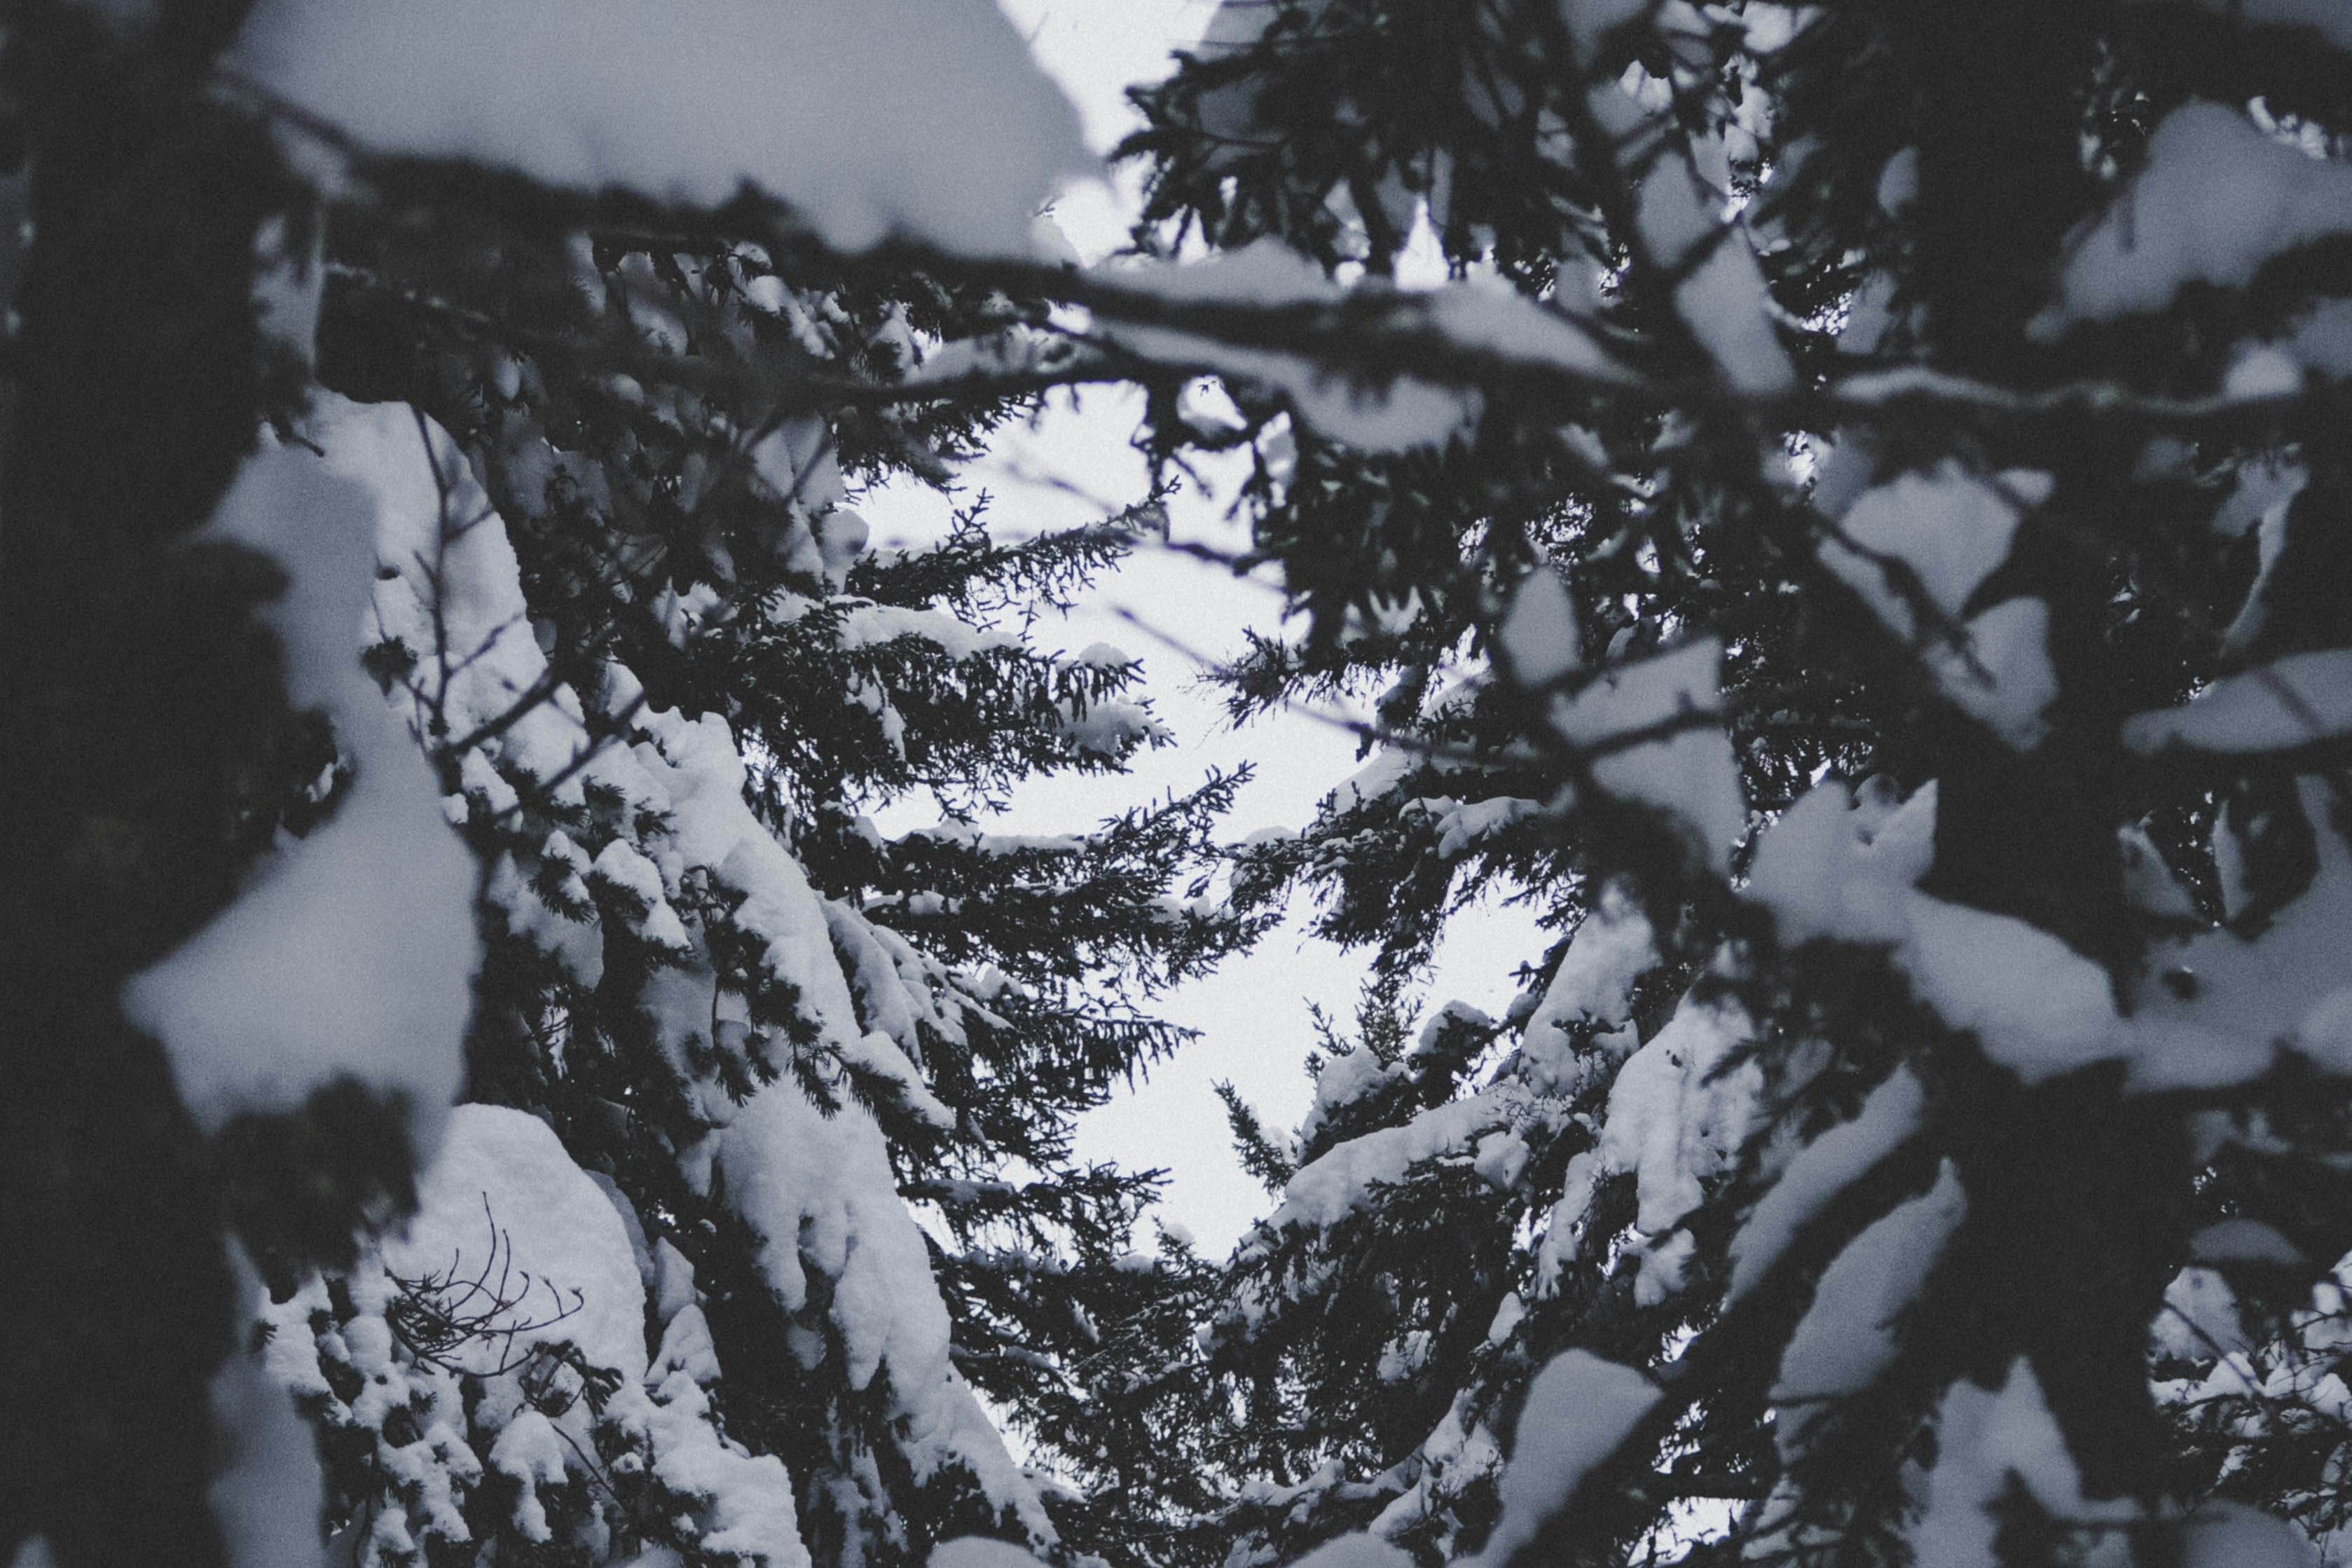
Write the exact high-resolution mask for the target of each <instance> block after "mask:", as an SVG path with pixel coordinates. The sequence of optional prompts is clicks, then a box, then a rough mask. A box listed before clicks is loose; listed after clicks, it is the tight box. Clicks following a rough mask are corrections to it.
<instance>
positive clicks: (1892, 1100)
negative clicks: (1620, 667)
mask: <svg viewBox="0 0 2352 1568" xmlns="http://www.w3.org/2000/svg"><path fill="white" fill-rule="evenodd" d="M1926 1105H1927V1094H1926V1091H1925V1089H1922V1087H1921V1086H1920V1083H1919V1079H1918V1077H1917V1075H1916V1074H1915V1073H1913V1072H1912V1071H1911V1069H1910V1068H1895V1071H1894V1072H1893V1073H1891V1074H1890V1075H1888V1077H1887V1079H1886V1080H1885V1082H1884V1083H1882V1084H1880V1085H1879V1086H1878V1087H1877V1088H1876V1089H1873V1090H1871V1092H1870V1097H1869V1098H1868V1099H1867V1100H1864V1101H1863V1103H1862V1109H1861V1110H1859V1111H1857V1112H1856V1113H1855V1114H1854V1117H1853V1120H1852V1121H1843V1122H1840V1123H1839V1124H1838V1125H1837V1126H1835V1127H1832V1128H1831V1129H1830V1130H1829V1131H1826V1132H1824V1133H1822V1135H1821V1136H1820V1137H1819V1138H1816V1139H1814V1140H1813V1141H1812V1142H1811V1143H1808V1144H1806V1145H1805V1147H1804V1148H1802V1149H1801V1150H1800V1151H1798V1152H1797V1154H1796V1156H1795V1158H1793V1159H1791V1160H1790V1162H1789V1163H1788V1166H1787V1168H1786V1169H1784V1170H1783V1171H1782V1172H1781V1173H1780V1179H1779V1180H1778V1181H1776V1182H1774V1183H1773V1184H1772V1185H1771V1187H1770V1188H1769V1190H1768V1191H1767V1192H1766V1193H1765V1194H1764V1195H1763V1196H1762V1197H1760V1198H1759V1199H1758V1200H1757V1201H1756V1207H1755V1208H1754V1209H1753V1210H1752V1211H1750V1212H1749V1214H1748V1221H1747V1223H1746V1224H1745V1225H1742V1226H1740V1227H1739V1232H1738V1235H1737V1236H1734V1237H1732V1238H1731V1283H1730V1285H1729V1286H1728V1287H1727V1289H1725V1292H1724V1299H1725V1300H1727V1301H1736V1300H1738V1299H1739V1298H1740V1297H1742V1296H1744V1295H1746V1294H1747V1293H1748V1291H1749V1290H1751V1289H1754V1288H1755V1287H1756V1285H1757V1283H1758V1282H1759V1281H1760V1280H1761V1279H1763V1278H1764V1276H1765V1274H1766V1273H1767V1272H1768V1271H1769V1269H1770V1268H1771V1267H1772V1264H1773V1262H1774V1260H1775V1259H1777V1258H1779V1257H1780V1254H1781V1252H1782V1251H1783V1250H1784V1249H1785V1248H1786V1247H1788V1245H1789V1243H1790V1241H1792V1240H1793V1239H1795V1237H1796V1234H1797V1232H1798V1231H1800V1230H1801V1229H1803V1228H1804V1226H1805V1225H1806V1223H1807V1222H1808V1221H1810V1220H1811V1219H1812V1218H1813V1216H1814V1215H1818V1214H1819V1213H1821V1211H1822V1206H1823V1205H1826V1204H1827V1203H1828V1202H1829V1201H1830V1200H1831V1199H1832V1198H1834V1197H1835V1196H1837V1194H1839V1193H1841V1192H1843V1191H1844V1190H1845V1188H1846V1187H1847V1186H1848V1185H1849V1184H1852V1183H1853V1181H1854V1179H1855V1178H1856V1177H1859V1176H1860V1175H1862V1174H1863V1173H1864V1172H1866V1171H1868V1170H1869V1169H1870V1168H1871V1166H1873V1165H1874V1164H1876V1163H1878V1162H1879V1161H1880V1160H1882V1159H1884V1158H1885V1157H1886V1156H1887V1155H1888V1154H1890V1153H1892V1152H1895V1150H1896V1149H1897V1148H1899V1147H1901V1146H1902V1144H1903V1143H1904V1142H1905V1141H1906V1139H1908V1138H1909V1137H1910V1136H1911V1134H1912V1133H1913V1132H1914V1131H1917V1129H1918V1126H1919V1117H1920V1113H1921V1112H1922V1111H1923V1110H1925V1109H1926Z"/></svg>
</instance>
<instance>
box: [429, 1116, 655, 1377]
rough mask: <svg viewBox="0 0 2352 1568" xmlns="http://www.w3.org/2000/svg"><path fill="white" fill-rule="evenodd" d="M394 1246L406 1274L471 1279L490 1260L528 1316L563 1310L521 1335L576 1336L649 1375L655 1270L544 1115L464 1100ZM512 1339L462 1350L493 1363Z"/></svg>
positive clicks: (538, 1338)
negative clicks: (642, 1272) (650, 1274)
mask: <svg viewBox="0 0 2352 1568" xmlns="http://www.w3.org/2000/svg"><path fill="white" fill-rule="evenodd" d="M383 1261H384V1267H385V1268H388V1269H389V1270H391V1271H392V1272H393V1273H394V1274H395V1275H398V1276H401V1277H403V1278H404V1279H424V1278H426V1277H428V1276H432V1277H437V1278H440V1279H444V1280H449V1281H455V1282H457V1284H459V1285H463V1284H464V1283H466V1282H467V1281H470V1280H472V1279H475V1278H476V1277H477V1276H478V1275H479V1274H482V1273H484V1272H485V1271H487V1272H488V1279H489V1283H490V1284H491V1285H493V1286H496V1285H499V1284H500V1283H501V1281H503V1282H504V1286H505V1289H504V1290H503V1292H502V1294H506V1295H519V1296H520V1298H521V1306H522V1311H523V1313H524V1314H525V1315H524V1316H520V1317H518V1319H517V1320H516V1321H530V1322H537V1321H541V1320H549V1319H555V1318H556V1317H557V1315H558V1314H559V1313H562V1314H563V1315H562V1317H561V1319H560V1321H550V1322H548V1323H547V1324H546V1326H545V1327H543V1328H538V1329H533V1330H530V1331H528V1332H525V1333H523V1334H520V1335H519V1336H518V1338H519V1340H520V1342H521V1343H525V1344H528V1343H540V1344H555V1343H562V1342H569V1343H571V1344H572V1345H575V1346H577V1347H578V1348H579V1350H580V1352H581V1353H582V1354H583V1355H584V1356H586V1357H587V1358H588V1360H589V1361H590V1362H592V1363H594V1364H596V1365H598V1366H607V1367H611V1368H613V1369H614V1370H615V1371H617V1372H619V1373H622V1374H623V1375H624V1376H626V1377H628V1378H631V1379H633V1380H634V1379H641V1378H643V1377H644V1376H645V1374H646V1330H645V1300H646V1289H645V1281H644V1280H643V1279H641V1278H640V1277H639V1276H638V1273H637V1259H636V1252H635V1248H634V1247H631V1246H630V1243H629V1233H628V1229H627V1227H626V1226H624V1225H623V1224H622V1223H621V1216H620V1215H619V1213H618V1212H616V1211H615V1210H614V1207H613V1205H612V1201H611V1200H610V1199H608V1198H607V1197H606V1196H605V1195H604V1189H603V1188H601V1187H599V1186H598V1185H597V1184H595V1183H594V1182H593V1180H591V1179H590V1178H589V1175H588V1173H586V1172H585V1171H583V1170H582V1169H581V1168H580V1167H579V1166H578V1165H577V1164H574V1163H572V1156H571V1155H569V1154H567V1153H565V1152H564V1151H563V1145H562V1142H560V1141H558V1139H557V1138H556V1136H555V1132H554V1130H553V1129H551V1128H550V1127H549V1126H548V1125H547V1123H545V1122H544V1121H540V1120H539V1119H538V1118H537V1117H535V1116H530V1115H527V1114H525V1113H524V1112H522V1111H520V1110H509V1109H508V1108H507V1107H505V1106H499V1105H461V1106H458V1107H457V1108H456V1109H455V1110H452V1111H451V1112H450V1114H449V1129H448V1131H447V1133H446V1136H445V1137H444V1138H443V1139H442V1141H441V1150H440V1152H439V1153H438V1154H437V1155H436V1156H435V1158H434V1161H433V1163H432V1164H431V1165H430V1166H429V1167H428V1168H427V1169H426V1170H425V1176H424V1180H423V1181H422V1182H420V1183H419V1184H418V1186H417V1211H416V1216H415V1218H414V1219H413V1220H411V1221H410V1222H409V1226H408V1234H407V1235H406V1236H405V1237H402V1238H399V1239H396V1240H389V1241H386V1242H385V1243H384V1244H383ZM516 1348H519V1347H516ZM508 1349H509V1347H508V1346H505V1345H502V1344H500V1343H498V1342H482V1341H477V1342H469V1343H468V1344H467V1346H466V1347H465V1350H464V1351H463V1352H461V1354H462V1356H465V1357H470V1358H472V1359H471V1360H470V1361H468V1362H467V1365H468V1366H469V1367H470V1368H471V1370H474V1371H478V1372H488V1371H490V1370H492V1369H493V1368H495V1367H496V1366H498V1365H499V1364H500V1363H502V1362H503V1361H505V1360H507V1359H510V1358H509V1357H508V1355H507V1351H508ZM475 1363H478V1364H475Z"/></svg>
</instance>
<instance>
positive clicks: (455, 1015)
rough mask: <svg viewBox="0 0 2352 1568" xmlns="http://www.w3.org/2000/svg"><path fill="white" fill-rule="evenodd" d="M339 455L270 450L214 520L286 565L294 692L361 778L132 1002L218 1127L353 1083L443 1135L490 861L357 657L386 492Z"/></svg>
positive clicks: (127, 1008)
mask: <svg viewBox="0 0 2352 1568" xmlns="http://www.w3.org/2000/svg"><path fill="white" fill-rule="evenodd" d="M329 438H330V440H332V438H333V437H332V435H331V433H330V436H329ZM330 450H331V457H330V459H329V460H328V461H326V462H321V461H320V459H319V458H316V457H314V456H312V455H311V454H310V453H309V452H306V451H304V450H302V449H301V448H299V447H280V446H275V445H271V446H266V447H264V448H263V450H262V451H261V452H259V453H258V454H257V455H256V456H255V457H253V458H250V459H248V460H247V463H246V465H245V468H243V470H242V471H241V472H240V473H239V475H238V477H237V479H236V484H235V485H234V486H232V487H231V489H230V490H229V492H228V494H227V495H226V497H224V498H223V500H222V501H221V504H220V507H219V509H218V510H217V511H216V512H215V515H214V519H213V521H212V523H211V525H210V528H209V533H210V535H211V537H214V538H216V539H224V540H230V541H234V542H237V543H240V544H245V545H248V546H250V547H252V548H255V549H257V550H260V551H263V552H267V553H268V554H269V555H270V556H271V557H273V558H274V559H275V560H277V562H278V563H279V565H280V566H282V567H283V568H284V569H285V570H286V573H287V575H288V576H289V579H290V586H289V588H288V590H287V592H286V595H285V597H284V598H283V599H282V600H281V601H280V602H279V603H278V604H277V605H274V606H272V608H271V609H270V611H269V613H268V621H269V624H270V626H271V627H272V629H273V630H275V631H276V632H277V633H278V637H279V640H280V642H281V644H282V646H283V647H284V649H285V652H286V665H287V685H288V693H289V697H290V698H291V699H292V700H293V701H294V702H295V703H296V704H297V705H299V706H304V707H312V708H317V709H320V710H324V711H325V712H326V714H327V715H328V717H329V718H330V719H331V720H332V721H333V722H334V726H335V731H336V734H337V736H338V737H339V739H340V740H341V742H342V744H343V745H344V746H345V747H346V748H347V749H348V753H349V756H350V758H351V762H352V772H353V775H354V777H353V782H352V787H351V790H350V792H349V794H348V795H346V796H345V798H344V799H343V801H342V802H341V805H340V807H339V808H338V810H337V811H336V813H335V815H334V816H333V817H332V818H331V819H330V820H329V821H328V822H327V823H325V824H324V825H323V826H320V827H318V828H317V829H315V830H313V831H312V832H311V833H310V836H309V837H306V838H303V839H301V840H299V841H298V842H295V843H292V844H290V845H289V846H288V847H285V848H282V849H280V850H279V851H278V852H276V853H275V854H274V855H273V856H271V857H270V858H269V859H268V861H266V862H265V863H264V864H263V865H262V866H261V867H260V868H259V869H258V871H257V876H256V878H255V879H254V881H253V884H252V886H251V887H249V888H248V889H247V891H246V892H245V893H244V894H243V896H241V897H240V898H238V900H236V902H235V903H233V904H231V905H230V906H229V907H228V908H227V909H226V910H224V911H223V912H222V913H221V914H220V915H219V916H218V917H216V918H215V920H214V921H213V922H212V923H211V924H210V925H208V926H206V927H205V929H204V930H203V931H199V932H197V933H196V935H195V936H194V937H193V938H191V939H190V940H189V941H188V942H186V943H185V944H184V945H183V946H182V947H181V948H180V949H178V950H177V951H176V952H173V953H172V954H171V955H170V956H168V957H166V958H165V959H164V960H163V962H162V963H158V964H157V965H155V966H154V967H153V968H152V969H150V970H148V971H147V972H146V973H143V974H140V975H138V976H135V977H134V978H133V979H132V980H131V983H130V984H129V985H128V986H126V987H125V989H124V993H123V1008H124V1012H125V1015H126V1016H128V1017H129V1018H130V1019H131V1021H132V1022H133V1023H134V1024H137V1025H138V1026H140V1027H142V1028H144V1029H146V1030H148V1031H149V1032H151V1033H152V1034H153V1035H154V1036H155V1037H157V1038H159V1039H160V1040H162V1041H163V1046H164V1048H165V1050H166V1051H167V1052H168V1053H169V1054H170V1056H171V1060H172V1067H173V1074H174V1077H175V1078H176V1079H177V1081H178V1083H179V1087H180V1093H181V1097H182V1099H183V1100H184V1101H185V1102H186V1103H187V1105H188V1108H189V1110H191V1111H192V1112H193V1113H194V1115H195V1117H196V1118H197V1120H198V1121H200V1122H201V1123H202V1124H204V1125H205V1127H207V1128H212V1129H217V1128H218V1127H219V1126H221V1125H222V1123H224V1122H225V1121H227V1120H228V1118H230V1117H231V1116H233V1115H235V1114H236V1112H237V1111H239V1110H246V1109H248V1108H257V1109H268V1108H279V1109H285V1108H291V1107H294V1106H299V1104H301V1103H302V1102H303V1101H304V1100H306V1099H307V1098H308V1097H309V1095H310V1092H311V1091H312V1090H314V1089H318V1088H320V1086H322V1085H324V1084H326V1083H328V1082H330V1081H331V1080H333V1079H340V1078H351V1079H357V1080H358V1081H360V1082H362V1083H363V1084H366V1085H368V1086H369V1087H370V1088H372V1089H376V1090H378V1091H379V1092H382V1093H383V1094H386V1095H388V1096H392V1097H395V1098H397V1099H399V1100H403V1101H405V1102H406V1103H407V1104H408V1105H409V1106H410V1107H411V1108H412V1110H413V1112H414V1113H415V1118H416V1121H415V1134H416V1136H417V1137H418V1141H419V1142H420V1144H423V1145H425V1146H428V1147H429V1145H430V1142H431V1139H432V1137H433V1135H434V1132H435V1131H436V1127H437V1119H438V1116H439V1114H440V1110H441V1108H443V1107H445V1106H446V1105H447V1104H448V1103H449V1102H450V1100H453V1099H454V1098H455V1097H456V1095H457V1089H458V1085H459V1083H460V1081H461V1079H462V1072H463V1060H462V1056H461V1050H460V1046H461V1041H462V1037H463V1035H464V1031H465V1026H466V1019H467V1014H468V1012H469V1010H470V1004H471V990H472V979H473V973H474V968H475V966H476V964H477V963H478V961H479V953H478V942H477V941H476V938H475V935H474V924H473V900H474V868H473V863H472V859H471V858H470V857H469V856H468V855H467V852H466V850H465V848H464V847H463V845H461V844H460V843H459V841H458V839H457V836H456V835H455V834H453V833H452V832H451V831H450V829H449V825H448V823H447V821H446V819H445V818H444V816H443V815H442V810H441V802H440V795H439V790H438V788H437V786H436V783H435V781H434V778H433V774H432V772H431V770H430V769H429V768H428V767H427V766H426V765H425V759H424V757H423V755H422V754H421V753H420V752H419V751H418V748H417V744H416V742H415V739H414V738H413V737H412V736H411V735H410V734H409V733H408V732H407V730H406V728H405V727H404V725H403V724H402V723H401V721H400V720H399V718H398V717H397V716H396V715H395V714H394V712H393V710H391V709H390V708H388V707H387V706H386V705H385V703H384V700H383V696H382V694H381V693H379V692H378V691H377V690H376V689H375V686H374V684H373V682H372V681H371V680H370V679H368V677H367V675H366V674H365V672H364V671H363V670H362V668H360V662H359V653H360V648H361V647H362V630H363V626H364V624H365V615H366V610H367V606H368V602H369V591H370V587H371V585H372V584H373V579H374V575H375V573H374V567H375V542H376V537H377V532H378V528H379V521H380V520H379V514H380V510H382V509H383V508H384V507H385V506H386V505H387V504H389V502H388V498H386V497H384V496H383V495H382V494H381V493H380V492H379V491H377V490H376V489H374V488H373V487H372V486H370V485H368V484H366V483H364V482H362V478H361V476H362V475H363V474H364V472H365V465H364V463H363V462H362V463H360V464H355V465H352V464H345V463H341V462H338V461H336V460H335V458H334V456H333V451H334V449H333V448H332V447H331V448H330ZM354 470H356V471H354Z"/></svg>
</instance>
